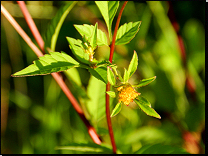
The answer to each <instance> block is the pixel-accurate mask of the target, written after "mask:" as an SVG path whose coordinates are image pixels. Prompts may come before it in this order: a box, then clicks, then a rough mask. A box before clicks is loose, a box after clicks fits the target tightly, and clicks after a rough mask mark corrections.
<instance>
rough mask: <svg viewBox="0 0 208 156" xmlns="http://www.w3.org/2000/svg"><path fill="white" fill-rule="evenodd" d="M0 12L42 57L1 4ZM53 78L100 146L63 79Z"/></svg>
mask: <svg viewBox="0 0 208 156" xmlns="http://www.w3.org/2000/svg"><path fill="white" fill-rule="evenodd" d="M1 12H2V13H3V15H4V16H5V17H6V18H7V20H8V21H9V22H10V23H11V25H12V26H13V27H14V28H15V30H16V31H17V32H18V33H19V34H20V36H21V37H22V38H23V39H24V40H25V42H26V43H27V44H28V45H29V47H30V48H31V49H32V50H33V51H34V52H35V54H36V55H37V56H38V57H40V56H43V53H42V52H41V51H40V50H39V49H38V48H37V46H36V45H35V44H34V43H33V42H32V40H31V39H30V37H29V36H28V35H27V34H26V33H25V32H24V30H23V29H22V28H21V27H20V26H19V24H18V23H17V22H16V21H15V19H14V18H13V17H12V16H11V15H10V14H9V12H8V11H7V10H6V9H5V8H4V6H3V5H2V4H1ZM51 75H52V76H53V78H54V79H55V80H56V82H57V83H58V84H59V86H60V87H61V89H62V90H63V92H64V93H65V94H66V96H67V98H68V99H69V101H70V102H71V104H72V106H73V107H74V109H75V110H76V111H77V113H78V114H79V116H80V117H81V119H82V120H83V122H84V123H85V125H86V127H87V128H88V133H89V135H90V137H91V138H92V140H93V141H94V142H95V143H96V144H101V140H100V138H99V137H98V134H97V133H96V131H95V129H94V127H92V126H91V124H90V123H89V121H88V120H87V119H86V117H85V115H84V113H83V110H82V108H81V107H80V106H79V104H78V102H77V100H76V99H75V97H74V96H73V94H72V93H71V92H70V90H69V88H68V87H67V85H66V84H65V82H64V81H63V79H62V78H61V77H60V76H59V74H58V73H51Z"/></svg>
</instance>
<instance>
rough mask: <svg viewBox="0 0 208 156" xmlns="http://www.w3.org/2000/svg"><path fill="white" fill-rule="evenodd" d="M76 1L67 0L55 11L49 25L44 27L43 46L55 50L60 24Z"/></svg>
mask: <svg viewBox="0 0 208 156" xmlns="http://www.w3.org/2000/svg"><path fill="white" fill-rule="evenodd" d="M76 3H77V2H76V1H74V2H73V1H71V2H68V4H66V5H65V6H64V7H62V8H60V9H59V10H58V12H57V13H56V15H55V17H54V18H53V19H52V21H51V23H50V25H49V26H48V28H47V29H46V30H47V31H46V33H45V36H44V38H45V39H44V41H45V47H50V49H51V51H55V47H56V41H57V38H58V35H59V32H60V29H61V26H62V24H63V22H64V20H65V18H66V16H67V15H68V13H69V12H70V11H71V9H72V8H73V7H74V5H75V4H76Z"/></svg>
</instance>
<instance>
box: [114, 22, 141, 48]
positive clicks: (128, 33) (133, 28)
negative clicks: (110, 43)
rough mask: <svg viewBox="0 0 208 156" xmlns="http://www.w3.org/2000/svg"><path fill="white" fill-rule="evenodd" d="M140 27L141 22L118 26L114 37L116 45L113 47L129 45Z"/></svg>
mask: <svg viewBox="0 0 208 156" xmlns="http://www.w3.org/2000/svg"><path fill="white" fill-rule="evenodd" d="M140 25H141V21H138V22H134V23H133V22H129V23H128V24H127V23H125V24H124V25H122V26H120V28H119V29H118V32H117V35H116V43H115V45H121V44H127V43H129V42H130V41H131V40H132V39H133V38H134V36H135V35H136V33H137V32H138V31H139V27H140Z"/></svg>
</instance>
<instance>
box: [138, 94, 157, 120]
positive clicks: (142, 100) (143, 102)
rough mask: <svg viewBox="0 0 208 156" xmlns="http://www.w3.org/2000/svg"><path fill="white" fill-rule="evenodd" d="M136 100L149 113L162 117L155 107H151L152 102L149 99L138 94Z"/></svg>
mask: <svg viewBox="0 0 208 156" xmlns="http://www.w3.org/2000/svg"><path fill="white" fill-rule="evenodd" d="M134 101H135V102H136V104H138V105H139V107H140V108H141V110H143V111H144V112H145V113H146V114H147V115H149V116H153V117H156V118H159V119H161V117H160V115H159V114H158V113H157V112H156V111H155V110H154V109H153V108H151V104H150V102H149V101H148V100H147V99H145V98H144V97H142V96H138V97H137V98H136V99H134Z"/></svg>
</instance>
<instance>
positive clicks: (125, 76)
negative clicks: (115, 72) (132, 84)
mask: <svg viewBox="0 0 208 156" xmlns="http://www.w3.org/2000/svg"><path fill="white" fill-rule="evenodd" d="M123 80H124V83H126V82H128V80H129V74H128V72H127V70H126V68H124V77H123Z"/></svg>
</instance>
